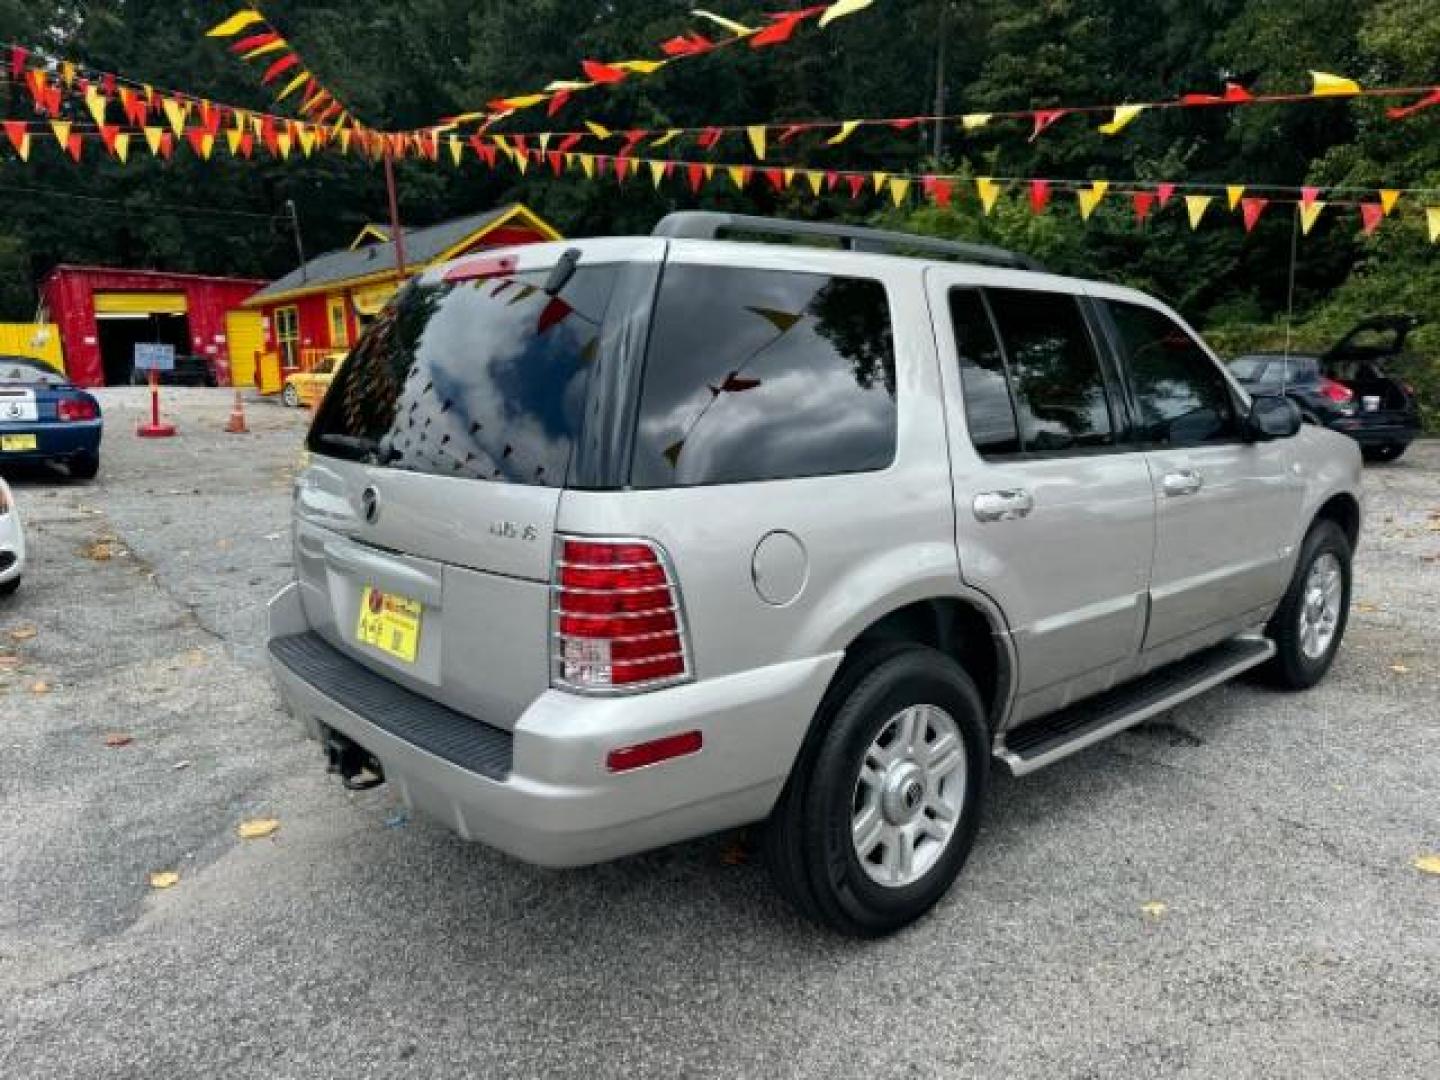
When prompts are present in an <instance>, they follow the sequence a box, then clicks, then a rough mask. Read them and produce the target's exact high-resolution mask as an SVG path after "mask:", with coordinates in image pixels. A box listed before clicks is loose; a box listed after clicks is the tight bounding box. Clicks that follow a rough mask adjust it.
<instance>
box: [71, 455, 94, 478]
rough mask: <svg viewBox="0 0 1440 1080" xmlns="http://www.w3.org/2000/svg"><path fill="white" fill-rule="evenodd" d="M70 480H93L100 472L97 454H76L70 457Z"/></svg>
mask: <svg viewBox="0 0 1440 1080" xmlns="http://www.w3.org/2000/svg"><path fill="white" fill-rule="evenodd" d="M69 468H70V479H71V480H94V479H95V477H96V475H97V474H98V473H99V472H100V455H99V454H77V455H76V456H75V457H73V458H71V459H70V464H69Z"/></svg>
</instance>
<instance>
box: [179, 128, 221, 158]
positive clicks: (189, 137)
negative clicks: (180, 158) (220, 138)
mask: <svg viewBox="0 0 1440 1080" xmlns="http://www.w3.org/2000/svg"><path fill="white" fill-rule="evenodd" d="M185 139H186V141H187V142H189V143H190V149H191V150H193V151H195V154H196V156H197V157H199V158H201V159H202V160H204V161H209V160H210V154H211V152H212V151H213V150H214V149H215V136H214V135H211V134H210V133H209V132H208V131H206V130H205V129H204V128H198V127H192V128H190V129H188V130H187V131H186V132H185Z"/></svg>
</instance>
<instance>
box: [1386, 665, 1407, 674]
mask: <svg viewBox="0 0 1440 1080" xmlns="http://www.w3.org/2000/svg"><path fill="white" fill-rule="evenodd" d="M1390 670H1391V671H1393V672H1394V673H1395V674H1396V675H1409V674H1410V669H1409V668H1408V667H1406V666H1405V665H1404V664H1391V665H1390Z"/></svg>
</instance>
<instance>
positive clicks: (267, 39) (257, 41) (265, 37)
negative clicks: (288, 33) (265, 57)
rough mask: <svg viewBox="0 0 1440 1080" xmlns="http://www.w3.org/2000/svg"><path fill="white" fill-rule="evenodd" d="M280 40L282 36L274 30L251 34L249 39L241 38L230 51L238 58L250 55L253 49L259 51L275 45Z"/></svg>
mask: <svg viewBox="0 0 1440 1080" xmlns="http://www.w3.org/2000/svg"><path fill="white" fill-rule="evenodd" d="M279 40H280V35H279V34H277V33H275V32H274V31H273V30H272V31H269V32H268V33H264V34H251V35H250V36H249V37H246V38H241V39H240V40H239V41H237V42H235V44H234V45H231V46H230V51H231V52H233V53H235V54H236V55H237V56H240V55H243V54H245V53H248V52H249V51H250V50H251V49H258V48H260V46H262V45H273V44H274V43H275V42H277V41H279Z"/></svg>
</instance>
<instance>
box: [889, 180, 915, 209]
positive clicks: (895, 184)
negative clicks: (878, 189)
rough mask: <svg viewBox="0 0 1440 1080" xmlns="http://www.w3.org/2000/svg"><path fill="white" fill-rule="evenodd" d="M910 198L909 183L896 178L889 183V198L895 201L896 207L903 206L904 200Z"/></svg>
mask: <svg viewBox="0 0 1440 1080" xmlns="http://www.w3.org/2000/svg"><path fill="white" fill-rule="evenodd" d="M909 197H910V181H909V180H902V179H901V178H900V177H898V176H897V177H896V178H895V179H894V180H891V181H890V198H892V199H893V200H895V205H896V206H904V205H905V200H906V199H908V198H909Z"/></svg>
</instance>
